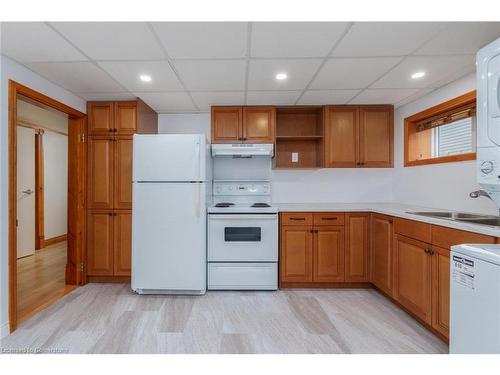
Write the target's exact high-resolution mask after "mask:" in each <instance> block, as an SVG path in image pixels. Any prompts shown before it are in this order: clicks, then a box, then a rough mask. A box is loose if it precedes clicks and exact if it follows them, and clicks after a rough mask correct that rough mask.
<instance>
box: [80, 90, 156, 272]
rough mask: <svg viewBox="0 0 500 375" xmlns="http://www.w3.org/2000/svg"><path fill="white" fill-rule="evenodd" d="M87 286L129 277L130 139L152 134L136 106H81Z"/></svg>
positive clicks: (145, 111) (150, 115)
mask: <svg viewBox="0 0 500 375" xmlns="http://www.w3.org/2000/svg"><path fill="white" fill-rule="evenodd" d="M87 116H88V124H87V135H88V141H87V261H86V263H85V266H86V274H87V281H94V282H96V281H109V282H111V281H119V280H120V279H126V278H127V277H129V276H130V268H131V248H132V246H131V245H132V244H131V232H132V228H131V226H132V136H133V135H134V134H135V133H144V134H147V133H151V134H156V133H158V114H157V113H156V112H155V111H154V110H153V109H151V108H150V107H149V106H148V105H147V104H145V103H144V102H143V101H141V100H134V101H126V102H124V101H120V102H116V101H115V102H100V101H99V102H88V103H87Z"/></svg>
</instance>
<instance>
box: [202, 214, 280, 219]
mask: <svg viewBox="0 0 500 375" xmlns="http://www.w3.org/2000/svg"><path fill="white" fill-rule="evenodd" d="M208 219H209V220H278V215H277V214H267V215H266V214H256V215H255V214H250V215H245V214H227V215H225V214H222V215H221V214H210V215H208Z"/></svg>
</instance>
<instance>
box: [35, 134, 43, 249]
mask: <svg viewBox="0 0 500 375" xmlns="http://www.w3.org/2000/svg"><path fill="white" fill-rule="evenodd" d="M43 176H44V168H43V130H37V132H36V134H35V250H40V249H43V248H44V247H45V244H44V242H45V230H44V202H45V199H44V194H43V190H44V181H43Z"/></svg>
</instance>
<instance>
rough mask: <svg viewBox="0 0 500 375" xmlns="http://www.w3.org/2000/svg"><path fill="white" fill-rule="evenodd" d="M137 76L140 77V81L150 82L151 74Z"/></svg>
mask: <svg viewBox="0 0 500 375" xmlns="http://www.w3.org/2000/svg"><path fill="white" fill-rule="evenodd" d="M139 78H140V79H141V81H142V82H151V81H152V78H151V76H148V75H147V74H141V75H140V76H139Z"/></svg>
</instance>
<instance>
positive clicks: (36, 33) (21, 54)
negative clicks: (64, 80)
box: [0, 22, 87, 63]
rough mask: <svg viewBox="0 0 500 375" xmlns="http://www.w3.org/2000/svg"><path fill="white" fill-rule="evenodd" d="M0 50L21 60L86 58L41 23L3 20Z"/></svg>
mask: <svg viewBox="0 0 500 375" xmlns="http://www.w3.org/2000/svg"><path fill="white" fill-rule="evenodd" d="M0 34H1V43H0V48H1V53H2V54H4V55H6V56H9V57H11V58H13V59H14V60H17V61H19V62H22V63H26V62H34V61H39V62H41V61H83V60H87V58H86V57H85V56H84V55H82V54H81V53H80V52H78V50H77V49H76V48H74V47H73V46H72V45H71V44H70V43H68V42H67V41H66V40H65V39H64V38H62V37H61V36H60V35H59V34H57V33H56V32H55V31H54V30H52V29H51V28H50V27H49V26H47V25H46V24H45V23H43V22H2V24H1V32H0Z"/></svg>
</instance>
